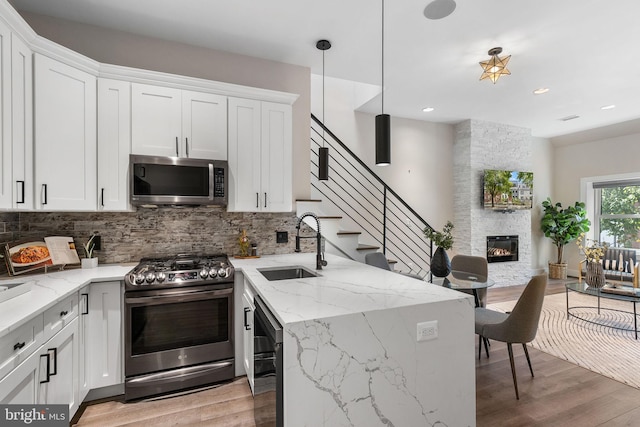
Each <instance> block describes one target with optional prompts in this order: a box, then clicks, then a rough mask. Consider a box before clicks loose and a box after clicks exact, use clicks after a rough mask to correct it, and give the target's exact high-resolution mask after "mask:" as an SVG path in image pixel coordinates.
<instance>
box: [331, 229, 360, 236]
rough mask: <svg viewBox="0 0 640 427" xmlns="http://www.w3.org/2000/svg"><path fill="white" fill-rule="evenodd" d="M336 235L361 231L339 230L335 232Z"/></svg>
mask: <svg viewBox="0 0 640 427" xmlns="http://www.w3.org/2000/svg"><path fill="white" fill-rule="evenodd" d="M336 234H337V235H338V236H340V235H343V234H362V231H348V230H340V231H338V232H337V233H336Z"/></svg>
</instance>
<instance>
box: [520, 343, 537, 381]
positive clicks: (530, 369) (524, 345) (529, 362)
mask: <svg viewBox="0 0 640 427" xmlns="http://www.w3.org/2000/svg"><path fill="white" fill-rule="evenodd" d="M522 348H524V354H525V355H526V356H527V363H528V364H529V371H531V376H532V377H533V376H534V375H533V368H532V367H531V359H529V351H528V350H527V345H526V344H525V343H522Z"/></svg>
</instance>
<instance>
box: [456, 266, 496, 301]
mask: <svg viewBox="0 0 640 427" xmlns="http://www.w3.org/2000/svg"><path fill="white" fill-rule="evenodd" d="M456 271H464V272H465V273H473V274H477V275H478V276H483V277H488V276H489V267H488V265H487V259H486V258H484V257H481V256H471V255H454V256H453V258H451V272H452V274H453V275H455V274H456V273H455V272H456ZM460 292H464V293H467V294H471V295H473V291H471V290H465V289H460ZM475 292H476V295H477V297H478V301H479V303H480V307H486V305H487V289H486V288H485V289H477V290H476V291H475Z"/></svg>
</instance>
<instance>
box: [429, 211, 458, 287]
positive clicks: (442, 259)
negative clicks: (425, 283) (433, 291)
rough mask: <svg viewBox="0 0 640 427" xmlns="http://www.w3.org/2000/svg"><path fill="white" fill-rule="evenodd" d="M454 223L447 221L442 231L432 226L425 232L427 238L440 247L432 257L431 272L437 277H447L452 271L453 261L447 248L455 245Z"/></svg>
mask: <svg viewBox="0 0 640 427" xmlns="http://www.w3.org/2000/svg"><path fill="white" fill-rule="evenodd" d="M451 230H453V223H452V222H451V221H447V223H446V224H445V226H444V227H443V229H442V232H440V231H436V230H434V229H433V228H431V227H426V228H425V229H424V230H423V232H424V235H425V237H426V238H427V239H429V240H431V241H432V242H433V243H434V244H435V245H436V246H437V247H438V248H437V249H436V251H435V252H434V253H433V257H432V258H431V273H432V274H433V275H434V276H436V277H446V276H448V275H449V273H451V261H449V256H448V255H447V252H446V251H447V250H449V249H451V248H452V247H453V236H452V235H451Z"/></svg>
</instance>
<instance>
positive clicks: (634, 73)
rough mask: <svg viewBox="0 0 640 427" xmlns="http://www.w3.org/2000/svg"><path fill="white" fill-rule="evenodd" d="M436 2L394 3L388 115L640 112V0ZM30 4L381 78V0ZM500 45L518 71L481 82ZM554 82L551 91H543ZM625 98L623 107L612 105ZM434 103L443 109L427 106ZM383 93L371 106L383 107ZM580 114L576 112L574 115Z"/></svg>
mask: <svg viewBox="0 0 640 427" xmlns="http://www.w3.org/2000/svg"><path fill="white" fill-rule="evenodd" d="M430 1H431V0H393V1H389V0H387V1H386V2H385V14H384V17H385V92H384V94H385V96H384V102H385V106H384V107H385V108H384V109H385V113H389V114H391V115H392V116H399V117H406V118H414V119H420V120H428V121H433V122H445V123H457V122H459V121H461V120H465V119H470V118H471V119H478V120H486V121H492V122H498V123H505V124H510V125H515V126H522V127H526V128H530V129H531V130H532V134H533V135H534V136H539V137H553V136H558V135H566V134H570V133H573V132H577V131H583V130H587V129H593V128H598V127H602V126H607V125H612V124H615V123H620V122H625V121H628V120H632V119H637V118H640V101H639V99H638V97H639V95H640V55H639V54H638V52H639V51H640V50H639V48H638V43H639V41H640V25H638V19H640V18H639V17H640V1H638V0H613V1H612V0H536V1H532V0H457V7H456V10H455V11H454V12H453V14H451V15H450V16H449V17H447V18H444V19H441V20H429V19H427V18H425V16H424V14H423V11H424V8H425V7H426V5H427V4H428V3H429V2H430ZM11 3H12V4H13V5H14V7H15V8H16V9H18V10H25V11H29V12H33V13H38V14H43V15H51V16H55V17H58V18H62V19H68V20H72V21H78V22H83V23H88V24H94V25H99V26H103V27H108V28H113V29H117V30H121V31H127V32H131V33H137V34H141V35H145V36H151V37H158V38H162V39H167V40H175V41H179V42H183V43H187V44H192V45H197V46H204V47H209V48H212V49H217V50H224V51H230V52H235V53H240V54H245V55H250V56H255V57H260V58H266V59H271V60H275V61H280V62H286V63H291V64H297V65H303V66H308V67H310V68H311V71H312V73H315V74H322V54H321V52H320V51H318V50H317V49H316V48H315V43H316V41H317V40H320V39H323V38H324V39H328V40H329V41H331V43H332V44H333V47H332V48H331V49H330V50H329V51H327V52H326V54H325V55H326V56H325V73H326V75H327V76H330V77H337V78H343V79H348V80H354V81H360V82H365V83H370V84H380V82H381V16H382V14H381V2H380V1H379V0H378V1H371V0H348V1H345V0H323V1H310V0H269V1H264V0H262V1H260V0H235V1H229V0H179V1H178V0H46V1H45V0H11ZM496 46H501V47H502V48H503V55H512V57H511V60H510V62H509V66H508V68H509V69H510V70H511V73H512V75H510V76H506V77H503V78H501V79H500V80H499V81H498V82H497V84H495V85H494V84H492V83H491V82H490V81H488V80H484V81H479V77H480V74H481V71H482V70H481V68H480V66H479V65H478V62H479V61H483V60H486V59H487V58H488V55H487V51H488V50H489V49H490V48H492V47H496ZM539 87H548V88H549V89H550V91H549V92H548V93H546V94H544V95H537V96H536V95H533V93H532V92H533V90H534V89H536V88H539ZM609 104H615V105H616V108H614V109H611V110H601V109H600V107H602V106H605V105H609ZM427 106H430V107H434V108H435V111H433V112H431V113H424V112H422V108H423V107H427ZM380 108H381V105H380V97H378V98H376V99H374V100H372V101H371V102H369V103H367V104H365V105H364V106H363V107H362V111H366V112H370V113H379V112H380ZM571 115H579V116H580V118H578V119H575V120H571V121H566V122H565V121H561V120H560V119H561V118H563V117H567V116H571Z"/></svg>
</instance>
